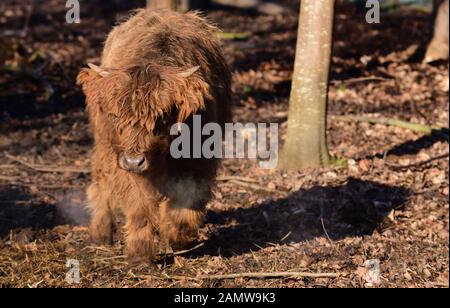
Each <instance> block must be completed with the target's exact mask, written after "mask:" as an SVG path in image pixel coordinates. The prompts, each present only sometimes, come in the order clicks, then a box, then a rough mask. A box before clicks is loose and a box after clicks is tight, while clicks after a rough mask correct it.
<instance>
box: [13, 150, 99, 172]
mask: <svg viewBox="0 0 450 308" xmlns="http://www.w3.org/2000/svg"><path fill="white" fill-rule="evenodd" d="M5 156H6V157H7V158H8V159H10V160H12V161H14V162H16V163H19V164H21V165H23V166H25V167H28V168H30V169H32V170H34V171H39V172H48V173H83V174H89V173H91V170H89V169H76V168H69V167H59V168H53V167H49V166H43V165H35V164H31V163H28V162H26V161H24V160H22V159H20V158H18V157H15V156H12V155H10V154H8V153H5Z"/></svg>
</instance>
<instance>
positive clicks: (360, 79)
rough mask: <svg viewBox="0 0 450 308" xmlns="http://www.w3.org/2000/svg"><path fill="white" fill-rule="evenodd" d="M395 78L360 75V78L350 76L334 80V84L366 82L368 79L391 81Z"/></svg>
mask: <svg viewBox="0 0 450 308" xmlns="http://www.w3.org/2000/svg"><path fill="white" fill-rule="evenodd" d="M389 80H394V79H392V78H384V77H376V76H369V77H358V78H349V79H345V80H333V81H332V82H331V83H332V84H342V83H345V84H352V83H359V82H366V81H389Z"/></svg>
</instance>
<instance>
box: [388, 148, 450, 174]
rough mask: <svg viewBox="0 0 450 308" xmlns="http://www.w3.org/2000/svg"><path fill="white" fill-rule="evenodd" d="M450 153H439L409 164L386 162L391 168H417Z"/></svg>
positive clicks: (446, 156)
mask: <svg viewBox="0 0 450 308" xmlns="http://www.w3.org/2000/svg"><path fill="white" fill-rule="evenodd" d="M449 155H450V153H449V152H447V153H445V154H441V155H438V156H435V157H431V158H430V159H427V160H424V161H420V162H417V163H413V164H409V165H396V164H392V163H389V162H386V163H385V164H386V165H387V166H388V167H390V168H392V169H394V170H402V169H410V168H417V167H421V166H423V165H427V164H429V163H432V162H434V161H436V160H441V159H445V158H448V157H449Z"/></svg>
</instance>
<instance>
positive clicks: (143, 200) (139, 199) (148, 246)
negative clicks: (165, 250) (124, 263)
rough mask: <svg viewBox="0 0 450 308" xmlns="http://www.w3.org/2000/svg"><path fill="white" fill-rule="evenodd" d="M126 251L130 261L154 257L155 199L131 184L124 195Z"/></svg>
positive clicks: (138, 261)
mask: <svg viewBox="0 0 450 308" xmlns="http://www.w3.org/2000/svg"><path fill="white" fill-rule="evenodd" d="M125 204H126V207H125V208H124V211H125V216H126V224H125V231H126V253H127V257H128V259H129V261H130V262H131V263H143V262H149V261H150V260H151V259H153V258H154V257H155V242H154V237H153V232H154V231H155V229H156V228H155V225H156V219H157V215H155V210H156V204H157V203H156V200H155V198H154V197H152V196H147V195H146V194H144V193H142V192H141V191H139V189H138V187H136V186H133V187H132V188H130V189H129V190H128V192H127V193H126V197H125Z"/></svg>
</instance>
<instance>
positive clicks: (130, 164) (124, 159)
mask: <svg viewBox="0 0 450 308" xmlns="http://www.w3.org/2000/svg"><path fill="white" fill-rule="evenodd" d="M119 165H120V167H121V168H122V169H124V170H125V171H129V172H133V173H138V174H139V173H143V172H145V171H146V170H147V169H148V161H147V158H146V157H145V155H143V154H133V155H131V154H128V153H121V154H120V155H119Z"/></svg>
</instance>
